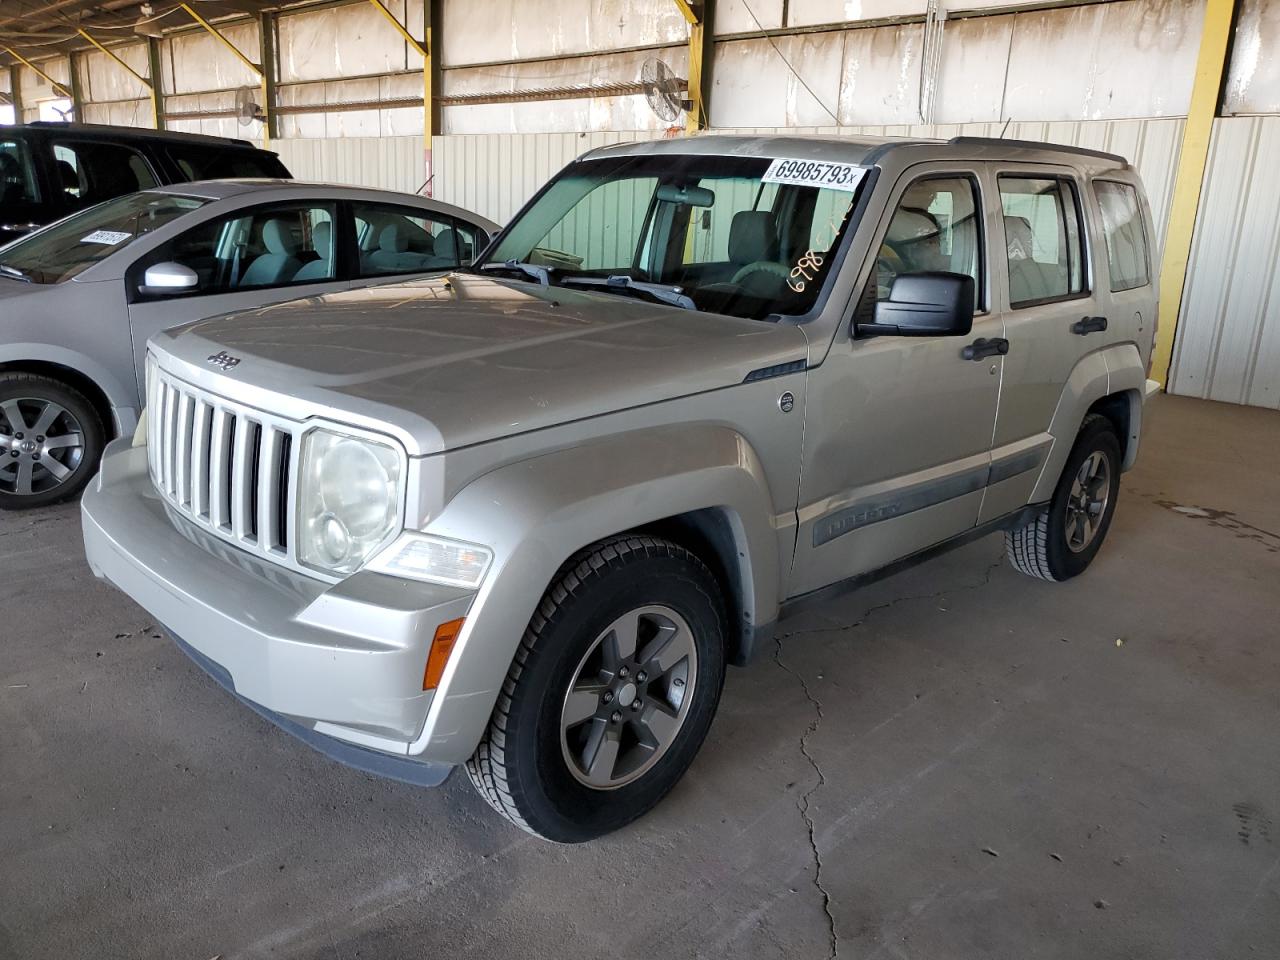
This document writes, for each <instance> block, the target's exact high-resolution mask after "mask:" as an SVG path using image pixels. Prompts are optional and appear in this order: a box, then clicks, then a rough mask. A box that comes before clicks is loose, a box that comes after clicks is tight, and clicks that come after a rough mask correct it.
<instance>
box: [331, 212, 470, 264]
mask: <svg viewBox="0 0 1280 960" xmlns="http://www.w3.org/2000/svg"><path fill="white" fill-rule="evenodd" d="M352 214H353V215H354V217H355V232H356V244H357V247H358V248H359V256H360V260H359V268H358V273H357V276H360V277H364V278H368V277H391V276H396V275H405V274H415V273H430V272H431V271H434V270H451V269H453V268H455V267H459V266H461V265H462V264H463V263H467V262H469V261H470V260H471V258H472V257H474V256H475V246H476V238H475V234H474V231H473V230H463V231H460V230H459V229H458V227H459V225H458V224H455V223H454V221H453V218H451V217H447V216H432V215H431V214H430V213H428V212H427V211H424V210H420V209H418V208H416V207H397V206H391V205H388V204H380V203H355V204H352Z"/></svg>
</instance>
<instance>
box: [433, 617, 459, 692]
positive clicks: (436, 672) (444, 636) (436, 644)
mask: <svg viewBox="0 0 1280 960" xmlns="http://www.w3.org/2000/svg"><path fill="white" fill-rule="evenodd" d="M465 622H466V618H465V617H459V618H458V619H457V620H450V621H449V622H448V623H442V624H440V626H438V627H436V635H435V637H433V638H432V640H431V652H430V653H429V654H427V671H426V673H424V674H423V675H422V689H423V690H434V689H435V688H436V687H438V686H440V678H441V677H442V676H444V668H445V664H447V663H448V662H449V654H451V653H453V645H454V644H455V643H456V642H457V640H458V634H460V633H461V632H462V625H463V624H464V623H465Z"/></svg>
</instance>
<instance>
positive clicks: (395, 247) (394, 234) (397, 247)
mask: <svg viewBox="0 0 1280 960" xmlns="http://www.w3.org/2000/svg"><path fill="white" fill-rule="evenodd" d="M378 249H379V250H381V251H383V252H384V253H404V252H405V251H406V250H408V249H409V238H408V237H405V236H402V235H401V234H400V224H398V223H389V224H387V225H386V226H385V227H383V228H382V232H381V233H380V234H378Z"/></svg>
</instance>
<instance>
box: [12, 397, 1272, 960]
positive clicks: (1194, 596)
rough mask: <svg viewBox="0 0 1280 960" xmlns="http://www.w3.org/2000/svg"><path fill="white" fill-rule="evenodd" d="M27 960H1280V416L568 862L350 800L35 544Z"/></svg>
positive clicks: (807, 621) (356, 780)
mask: <svg viewBox="0 0 1280 960" xmlns="http://www.w3.org/2000/svg"><path fill="white" fill-rule="evenodd" d="M0 614H2V617H3V621H2V622H3V639H2V640H0V723H2V724H3V729H4V731H5V733H4V735H3V739H0V957H4V958H10V957H13V958H22V960H36V958H46V957H48V958H58V960H69V958H79V957H94V958H100V957H112V958H114V957H128V958H131V960H146V958H152V957H154V958H164V960H175V958H187V960H207V958H209V957H213V956H221V957H224V958H233V957H234V958H239V957H284V958H312V957H315V958H330V957H342V958H347V957H365V958H398V957H410V956H412V957H430V956H435V955H437V954H438V955H440V956H446V957H449V958H451V960H453V958H462V957H473V956H474V957H484V958H487V960H497V958H508V957H510V958H518V960H537V958H543V957H557V958H559V957H573V958H577V957H606V956H607V957H611V958H628V957H645V958H648V957H694V956H696V957H716V958H718V957H727V956H735V957H749V958H756V957H762V958H769V957H786V958H809V957H813V958H823V957H828V956H830V955H831V954H832V953H833V951H836V950H838V954H839V956H840V957H842V958H843V957H850V958H851V957H865V958H871V957H910V958H926V960H945V958H964V960H976V958H983V960H988V958H1010V960H1013V958H1017V960H1024V958H1030V957H1061V958H1070V960H1080V958H1084V957H1088V958H1091V960H1098V958H1110V957H1116V958H1119V957H1124V958H1146V957H1150V958H1193V957H1194V958H1199V957H1205V958H1242V957H1249V956H1258V957H1276V956H1280V824H1275V823H1273V820H1274V819H1275V818H1277V817H1280V763H1277V760H1280V740H1278V739H1277V734H1278V733H1280V642H1278V641H1280V414H1276V413H1270V412H1265V411H1261V410H1250V409H1244V408H1240V407H1231V406H1224V405H1217V404H1208V403H1203V402H1199V401H1190V400H1183V399H1179V398H1173V397H1164V398H1161V400H1160V408H1159V410H1158V417H1157V419H1156V421H1155V423H1154V424H1153V428H1152V429H1151V430H1150V432H1149V434H1148V437H1147V444H1146V448H1145V450H1144V453H1143V457H1142V460H1141V462H1140V465H1139V466H1138V468H1137V469H1136V470H1135V471H1134V472H1132V473H1130V474H1128V475H1127V476H1126V478H1125V483H1124V490H1123V494H1122V498H1121V504H1120V509H1119V513H1118V516H1117V518H1116V522H1115V524H1114V526H1113V527H1112V529H1111V533H1110V538H1109V540H1108V542H1107V545H1106V547H1105V548H1104V549H1103V552H1102V553H1101V555H1100V556H1099V558H1098V560H1097V562H1096V563H1095V565H1094V566H1093V568H1092V569H1090V571H1089V572H1088V573H1087V574H1086V575H1085V576H1083V577H1081V578H1079V579H1077V580H1075V581H1073V582H1071V583H1069V584H1063V585H1051V584H1045V583H1039V582H1034V581H1031V580H1028V579H1025V578H1023V577H1020V576H1019V575H1018V574H1016V573H1014V572H1013V571H1012V570H1011V569H1009V567H1008V566H1007V565H1006V564H1005V563H1003V561H1002V548H1001V543H1000V540H999V538H998V537H993V538H989V539H986V540H984V541H981V542H979V543H976V544H973V545H971V546H969V547H967V548H965V549H963V550H961V551H957V552H955V553H952V554H950V555H948V556H946V557H944V558H942V559H940V560H936V561H934V562H932V563H930V564H927V565H925V566H922V567H919V568H916V569H915V570H913V571H910V572H908V573H905V574H902V575H899V576H897V577H894V578H892V579H890V580H886V581H884V582H882V583H880V584H878V585H876V586H874V587H872V588H870V589H867V590H865V591H863V592H861V593H859V594H856V595H853V596H850V597H848V598H846V599H844V600H843V601H841V602H839V603H834V604H831V605H830V606H828V607H827V608H825V609H824V610H822V611H820V612H819V613H817V614H811V615H808V616H807V617H805V618H802V619H798V620H796V621H793V622H790V623H788V624H785V625H784V628H783V631H782V632H781V633H780V636H779V638H778V643H777V645H776V646H775V647H774V648H772V649H770V650H768V651H767V652H766V655H765V656H764V657H763V658H762V659H761V660H760V661H759V662H757V663H756V664H754V665H753V666H751V667H750V668H748V669H745V670H733V671H731V672H730V675H729V683H728V686H727V688H726V692H725V698H724V701H723V704H722V706H721V709H720V714H719V716H718V718H717V720H716V722H715V726H714V728H713V730H712V733H711V738H710V741H709V742H708V744H707V745H706V747H705V748H704V749H703V751H702V754H701V756H700V757H699V759H698V761H697V762H696V763H695V764H694V767H693V769H692V771H691V772H690V774H689V776H687V777H686V778H685V780H684V781H683V782H682V783H681V785H680V786H679V787H678V788H677V789H676V791H675V792H674V793H673V794H672V796H671V797H670V798H669V799H668V800H667V801H666V802H665V803H664V804H662V806H661V807H659V808H658V810H657V811H655V812H654V813H652V814H651V815H650V816H648V817H647V818H645V819H644V820H643V821H641V822H640V823H639V824H636V825H635V826H633V827H631V828H629V829H627V830H625V831H623V832H621V833H619V834H617V835H614V836H611V837H609V838H607V839H605V840H602V841H600V842H597V843H594V844H591V845H587V846H581V847H573V848H565V847H555V846H550V845H548V844H545V843H542V842H540V841H537V840H534V839H532V838H530V837H528V836H526V835H524V834H522V833H520V832H518V831H516V830H515V829H513V828H511V827H508V826H506V825H505V824H504V823H502V822H500V821H499V820H497V819H496V818H495V817H494V816H492V815H491V813H490V811H489V810H488V808H487V807H486V806H485V805H484V804H483V803H482V802H481V800H480V799H479V798H478V797H477V796H475V795H474V794H473V793H472V791H471V788H470V786H469V785H468V783H467V781H466V778H465V776H461V775H455V776H454V777H453V778H452V779H451V780H450V781H449V783H448V784H446V785H445V786H444V787H443V788H441V789H439V790H435V791H420V790H416V789H413V788H410V787H406V786H402V785H400V784H396V783H388V782H384V781H379V780H375V779H372V778H370V777H367V776H364V775H362V774H359V773H356V772H353V771H350V770H347V769H344V768H342V767H338V766H335V765H334V764H332V763H330V762H329V761H327V760H325V759H324V758H322V757H320V756H318V755H316V754H313V753H311V752H310V751H308V750H307V749H306V748H304V747H302V746H300V745H298V744H296V743H295V742H294V741H292V740H290V739H289V738H288V737H287V736H285V735H283V734H281V733H279V732H277V731H276V730H275V729H273V728H272V727H270V726H268V725H267V724H265V723H264V722H263V721H261V720H259V719H258V718H257V717H256V716H255V715H254V714H252V713H251V712H250V711H248V710H246V709H244V708H242V707H240V706H239V705H238V704H236V703H235V702H233V701H232V700H231V699H230V698H229V697H228V696H226V695H225V694H224V693H223V692H222V691H221V690H220V689H218V688H217V687H216V686H215V685H214V684H213V683H212V682H210V681H209V680H208V679H206V678H205V677H204V676H203V675H202V674H201V673H200V672H199V671H198V670H197V669H196V668H195V667H193V666H192V665H191V664H190V663H189V662H188V661H187V660H186V658H185V657H184V656H183V655H182V654H181V653H179V652H178V651H177V650H176V649H175V648H174V647H173V646H172V645H171V644H170V643H169V642H167V641H166V640H163V639H161V638H160V637H159V636H158V631H157V630H156V629H155V627H154V626H152V624H151V623H150V622H149V621H148V619H147V617H146V615H145V614H144V613H143V612H142V611H141V610H139V609H138V608H136V607H135V606H133V604H132V603H130V602H129V601H128V600H127V599H125V598H124V597H123V596H122V595H120V594H118V593H116V592H115V591H114V590H112V589H110V588H108V587H106V586H104V585H102V584H100V583H98V582H96V581H95V580H94V579H93V578H92V576H91V575H90V574H89V571H88V569H87V568H86V567H85V564H84V562H83V560H82V558H81V552H80V533H79V528H78V519H77V513H76V508H75V507H74V506H65V507H60V508H56V509H51V510H47V511H42V512H39V513H36V514H28V515H19V516H13V515H10V516H4V517H0Z"/></svg>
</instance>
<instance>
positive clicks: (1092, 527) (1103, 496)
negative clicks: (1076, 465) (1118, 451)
mask: <svg viewBox="0 0 1280 960" xmlns="http://www.w3.org/2000/svg"><path fill="white" fill-rule="evenodd" d="M1110 499H1111V460H1110V458H1109V457H1108V456H1107V455H1106V453H1104V452H1103V451H1101V450H1095V451H1093V453H1091V454H1089V456H1087V457H1085V459H1084V462H1083V463H1082V464H1080V469H1079V470H1077V471H1076V476H1075V479H1074V481H1072V484H1071V494H1070V496H1068V498H1067V517H1066V519H1067V523H1066V537H1067V548H1068V549H1069V550H1070V551H1071V552H1072V553H1080V552H1081V551H1083V550H1084V549H1086V548H1087V547H1088V546H1089V544H1091V543H1092V542H1093V540H1094V537H1096V536H1097V535H1098V529H1099V528H1100V527H1101V526H1102V518H1103V517H1104V516H1105V515H1106V512H1107V503H1108V502H1109V501H1110Z"/></svg>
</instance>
